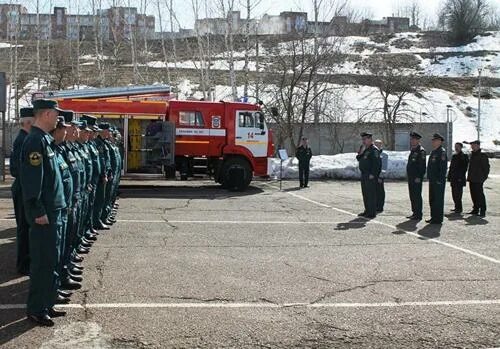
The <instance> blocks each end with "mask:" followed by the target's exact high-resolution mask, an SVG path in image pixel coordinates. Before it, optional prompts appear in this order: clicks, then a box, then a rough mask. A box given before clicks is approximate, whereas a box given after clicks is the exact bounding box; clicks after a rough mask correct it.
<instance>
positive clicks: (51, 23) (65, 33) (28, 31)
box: [0, 4, 155, 41]
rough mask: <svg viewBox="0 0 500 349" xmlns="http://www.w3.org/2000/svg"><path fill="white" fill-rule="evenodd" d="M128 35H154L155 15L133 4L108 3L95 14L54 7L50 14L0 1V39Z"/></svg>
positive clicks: (127, 36)
mask: <svg viewBox="0 0 500 349" xmlns="http://www.w3.org/2000/svg"><path fill="white" fill-rule="evenodd" d="M96 33H97V35H98V36H99V37H101V38H102V39H103V40H106V41H107V40H118V39H130V38H131V37H132V33H135V35H137V36H139V37H141V38H146V39H154V37H155V17H154V16H148V15H145V14H140V13H138V12H137V8H135V7H111V8H109V9H105V10H102V11H98V12H97V14H96V15H90V14H88V15H80V14H77V15H72V14H69V13H67V10H66V8H65V7H54V12H53V13H52V14H43V13H40V14H36V13H28V11H27V9H26V8H25V7H24V6H21V5H11V4H0V39H15V38H18V39H33V38H37V37H39V38H40V39H42V40H47V39H64V40H90V39H93V38H94V37H95V35H96Z"/></svg>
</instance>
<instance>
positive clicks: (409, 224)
mask: <svg viewBox="0 0 500 349" xmlns="http://www.w3.org/2000/svg"><path fill="white" fill-rule="evenodd" d="M418 222H419V221H417V220H414V219H409V220H407V221H405V222H401V223H398V224H396V228H398V229H399V230H397V231H395V232H393V234H400V231H401V230H403V231H415V230H417V224H418ZM403 234H404V232H403Z"/></svg>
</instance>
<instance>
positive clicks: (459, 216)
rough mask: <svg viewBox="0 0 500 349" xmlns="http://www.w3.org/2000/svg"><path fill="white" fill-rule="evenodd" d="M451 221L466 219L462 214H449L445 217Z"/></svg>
mask: <svg viewBox="0 0 500 349" xmlns="http://www.w3.org/2000/svg"><path fill="white" fill-rule="evenodd" d="M444 216H445V217H446V218H448V220H449V221H463V220H464V219H465V217H464V215H463V214H461V213H448V214H445V215H444Z"/></svg>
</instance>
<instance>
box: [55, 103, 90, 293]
mask: <svg viewBox="0 0 500 349" xmlns="http://www.w3.org/2000/svg"><path fill="white" fill-rule="evenodd" d="M61 114H64V112H62V113H61ZM69 127H70V125H69V124H66V123H65V120H64V116H59V117H58V121H57V125H56V128H55V129H54V130H53V131H52V132H51V134H52V136H53V137H54V140H55V144H54V146H53V150H54V151H55V153H56V158H57V163H58V165H59V170H60V172H61V178H62V181H63V188H64V198H65V200H66V207H67V208H66V209H65V210H62V213H61V218H62V223H63V224H62V231H61V241H60V245H59V257H60V259H59V262H58V267H57V274H58V276H59V277H58V286H60V287H63V288H66V287H67V286H68V284H71V283H73V282H81V281H82V277H81V276H79V275H74V274H72V273H71V268H69V264H68V263H67V260H66V258H65V257H66V253H65V252H66V251H67V249H68V246H67V245H68V244H70V239H69V238H70V234H69V231H68V229H69V227H68V217H69V213H70V212H71V210H72V204H73V176H72V175H71V169H70V167H69V164H68V162H66V159H65V156H64V153H65V150H64V148H63V146H62V144H63V143H64V141H65V139H66V134H67V128H69ZM57 300H58V301H59V302H61V303H66V302H67V301H68V300H66V299H62V296H61V295H60V294H59V295H58V297H57Z"/></svg>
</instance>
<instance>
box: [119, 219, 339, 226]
mask: <svg viewBox="0 0 500 349" xmlns="http://www.w3.org/2000/svg"><path fill="white" fill-rule="evenodd" d="M117 222H122V223H176V224H182V223H184V224H296V225H301V224H306V225H307V224H312V225H324V224H339V223H341V222H331V221H321V222H301V221H298V222H296V221H210V220H206V221H203V220H182V221H181V220H140V219H119V220H118V221H117Z"/></svg>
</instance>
